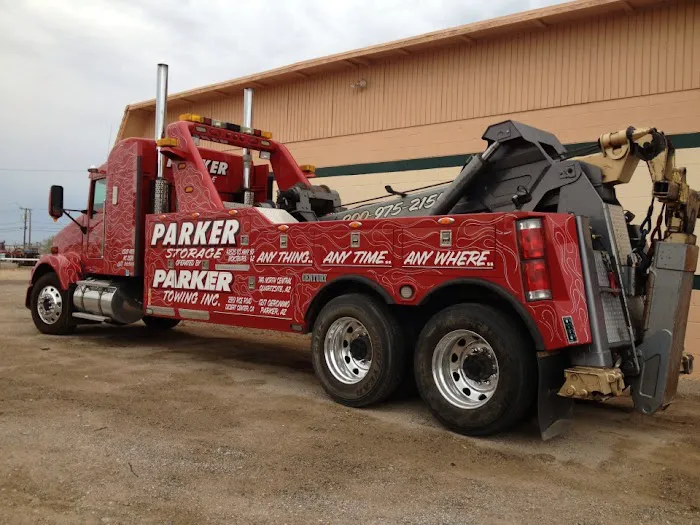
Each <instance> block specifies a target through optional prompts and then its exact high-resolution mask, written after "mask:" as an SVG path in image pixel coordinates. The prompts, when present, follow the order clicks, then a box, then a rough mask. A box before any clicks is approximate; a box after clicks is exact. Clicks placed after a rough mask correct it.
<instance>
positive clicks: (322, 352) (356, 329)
mask: <svg viewBox="0 0 700 525" xmlns="http://www.w3.org/2000/svg"><path fill="white" fill-rule="evenodd" d="M311 356H312V361H313V365H314V371H315V372H316V375H317V376H318V378H319V380H320V381H321V384H322V385H323V388H324V389H325V390H326V392H327V393H328V394H329V395H330V396H331V397H332V398H333V399H334V400H335V401H337V402H339V403H341V404H343V405H346V406H351V407H363V406H367V405H370V404H373V403H378V402H380V401H383V400H385V399H386V398H387V397H389V396H390V395H391V394H392V393H394V391H395V390H396V388H397V387H398V385H399V383H400V382H401V380H402V378H403V377H404V374H405V370H406V367H405V349H404V340H403V336H402V334H401V330H400V328H399V324H398V322H397V321H396V319H395V318H394V316H393V315H392V313H391V312H390V311H389V309H388V308H387V307H386V305H385V304H383V303H381V302H379V301H377V300H376V299H374V298H372V297H370V296H367V295H363V294H347V295H342V296H340V297H336V298H335V299H333V300H332V301H330V302H329V303H328V304H326V306H324V307H323V309H322V310H321V312H320V313H319V315H318V318H317V319H316V323H315V324H314V329H313V333H312V336H311Z"/></svg>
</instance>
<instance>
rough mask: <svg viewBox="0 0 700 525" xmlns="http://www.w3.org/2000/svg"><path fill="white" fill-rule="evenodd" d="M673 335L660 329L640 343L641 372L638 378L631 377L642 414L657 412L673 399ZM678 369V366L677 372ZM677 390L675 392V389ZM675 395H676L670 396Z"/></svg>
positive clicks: (636, 405) (636, 400)
mask: <svg viewBox="0 0 700 525" xmlns="http://www.w3.org/2000/svg"><path fill="white" fill-rule="evenodd" d="M672 347H673V335H672V334H671V332H670V331H669V330H659V331H658V332H656V333H655V334H654V335H652V336H651V337H648V338H646V339H645V340H644V342H643V343H642V344H641V345H639V346H637V350H640V351H641V353H642V357H641V359H640V365H641V369H642V370H641V373H640V374H639V375H638V376H637V377H631V378H628V379H627V381H628V382H629V383H630V386H631V387H632V399H633V400H634V408H635V409H636V410H638V411H639V412H641V413H642V414H653V413H654V412H656V411H657V410H659V409H660V408H662V407H664V406H665V405H667V404H668V402H669V401H670V398H669V399H668V400H667V401H665V399H666V394H667V392H666V390H667V387H668V386H670V385H668V380H669V372H670V371H669V369H668V367H669V366H670V364H671V352H672ZM676 372H678V370H677V368H676V369H674V373H676ZM673 393H675V392H673ZM670 397H672V395H671V396H670Z"/></svg>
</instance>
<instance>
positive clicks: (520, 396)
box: [414, 304, 537, 436]
mask: <svg viewBox="0 0 700 525" xmlns="http://www.w3.org/2000/svg"><path fill="white" fill-rule="evenodd" d="M414 366H415V375H416V383H417V385H418V390H419V391H420V393H421V396H422V397H423V399H424V400H425V401H426V402H427V403H428V406H429V407H430V410H431V411H432V412H433V414H434V415H435V416H436V417H437V418H438V419H439V420H440V421H441V422H442V423H444V424H445V425H446V426H448V427H449V428H451V429H452V430H455V431H457V432H459V433H461V434H467V435H473V436H483V435H489V434H494V433H496V432H500V431H503V430H505V429H507V428H508V427H510V426H512V425H514V424H515V423H517V422H518V421H519V420H521V419H522V418H523V417H524V416H525V415H526V414H527V410H528V409H529V407H530V406H531V403H532V401H533V396H534V395H535V388H536V385H537V369H536V361H535V353H534V349H533V348H532V344H531V342H530V340H529V335H528V334H526V333H524V331H523V330H522V329H521V328H520V326H519V325H518V324H517V323H516V322H513V320H512V319H511V318H510V317H509V316H507V315H504V313H502V312H501V311H500V310H498V309H496V308H493V307H491V306H486V305H480V304H459V305H455V306H451V307H449V308H446V309H445V310H443V311H441V312H439V313H437V314H436V315H435V316H433V318H432V319H430V320H429V321H428V323H427V324H426V325H425V327H424V329H423V331H422V332H421V335H420V338H419V340H418V344H417V346H416V354H415V362H414Z"/></svg>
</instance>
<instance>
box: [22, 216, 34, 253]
mask: <svg viewBox="0 0 700 525" xmlns="http://www.w3.org/2000/svg"><path fill="white" fill-rule="evenodd" d="M19 209H20V210H22V212H23V216H22V220H23V226H22V248H24V249H25V250H26V249H27V240H29V245H30V246H31V244H32V210H31V209H29V208H23V207H22V206H20V207H19ZM27 234H29V236H28V239H27Z"/></svg>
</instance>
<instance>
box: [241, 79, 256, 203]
mask: <svg viewBox="0 0 700 525" xmlns="http://www.w3.org/2000/svg"><path fill="white" fill-rule="evenodd" d="M243 126H244V127H246V128H249V129H252V128H253V88H245V89H244V90H243ZM252 166H253V159H252V156H251V154H250V150H249V149H248V148H243V204H249V205H251V206H252V205H253V203H254V196H253V192H252V191H251V190H250V172H251V169H252Z"/></svg>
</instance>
